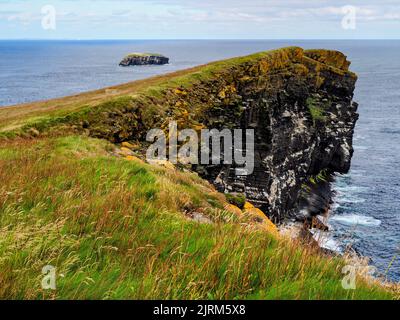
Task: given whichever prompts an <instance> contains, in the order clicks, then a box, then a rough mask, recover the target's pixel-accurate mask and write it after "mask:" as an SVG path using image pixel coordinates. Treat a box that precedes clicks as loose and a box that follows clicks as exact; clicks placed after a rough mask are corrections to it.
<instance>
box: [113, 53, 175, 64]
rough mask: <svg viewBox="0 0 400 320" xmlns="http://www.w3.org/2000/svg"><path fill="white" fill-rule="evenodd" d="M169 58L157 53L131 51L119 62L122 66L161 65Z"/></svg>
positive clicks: (166, 62)
mask: <svg viewBox="0 0 400 320" xmlns="http://www.w3.org/2000/svg"><path fill="white" fill-rule="evenodd" d="M168 63H169V58H167V57H165V56H163V55H162V54H158V53H131V54H128V55H127V56H126V57H125V58H124V59H122V61H121V62H120V63H119V65H120V66H122V67H128V66H143V65H163V64H168Z"/></svg>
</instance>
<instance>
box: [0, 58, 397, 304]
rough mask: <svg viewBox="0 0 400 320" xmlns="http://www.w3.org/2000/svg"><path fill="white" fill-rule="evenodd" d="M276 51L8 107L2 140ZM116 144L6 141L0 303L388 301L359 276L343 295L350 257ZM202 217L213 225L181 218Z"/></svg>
mask: <svg viewBox="0 0 400 320" xmlns="http://www.w3.org/2000/svg"><path fill="white" fill-rule="evenodd" d="M270 54H274V53H273V52H271V53H259V54H256V55H253V56H250V57H244V58H236V59H231V60H227V61H222V62H218V63H215V64H210V65H207V66H205V67H196V68H193V69H190V70H185V71H180V72H176V73H174V74H170V75H163V76H158V77H154V78H151V79H146V80H141V81H136V82H133V83H128V84H124V85H121V86H117V87H113V88H109V89H103V90H97V91H94V92H89V93H85V94H81V95H77V96H72V97H66V98H60V99H55V100H50V101H45V102H37V103H31V104H26V105H23V106H18V107H8V108H0V133H1V132H3V133H4V132H9V131H13V130H19V129H20V128H23V127H26V126H27V125H30V124H32V123H40V122H46V121H50V122H51V121H54V119H57V118H58V117H64V116H66V115H70V114H74V113H76V112H78V113H79V112H81V111H82V110H85V109H95V110H97V109H98V107H99V106H101V105H104V103H105V101H110V100H111V101H112V100H115V98H116V97H125V96H130V97H135V96H136V95H138V94H141V93H143V92H149V91H153V92H154V91H157V90H160V89H161V90H162V89H164V88H174V87H175V88H176V87H179V86H181V85H182V84H184V85H188V84H189V85H190V84H191V83H192V82H193V81H197V80H198V79H200V78H201V79H204V77H210V76H213V74H214V73H215V72H219V70H225V69H227V68H229V67H230V66H232V65H233V64H236V63H238V62H240V63H242V62H249V61H252V59H258V58H260V57H265V56H266V55H270ZM275 54H276V52H275ZM277 54H278V55H279V54H281V55H283V56H284V55H285V54H286V53H285V52H282V51H279V52H278V53H277ZM272 60H274V59H272ZM272 62H273V61H272ZM272 67H273V66H272ZM277 67H278V68H279V67H280V66H277ZM122 99H124V98H122ZM106 104H107V103H106ZM0 136H1V134H0ZM112 148H113V146H112V145H111V144H109V143H108V142H105V141H102V140H95V139H91V138H87V137H79V136H64V137H52V136H51V135H50V136H48V137H41V138H36V139H30V138H13V139H1V138H0V181H1V184H0V298H29V299H41V298H58V299H61V298H64V299H72V298H78V299H84V298H90V299H106V298H109V299H117V298H126V299H137V298H146V299H149V298H151V299H152V298H161V299H164V298H177V299H180V298H186V299H197V298H205V299H206V298H218V299H222V298H225V299H235V298H257V299H258V298H259V299H381V298H388V299H390V298H392V295H391V294H390V293H388V292H387V291H385V290H384V289H382V287H380V286H377V285H371V286H370V285H367V284H366V283H365V282H364V281H363V280H361V279H360V280H359V282H358V284H357V290H355V291H346V290H344V289H342V287H341V279H342V277H343V276H342V274H341V269H342V266H343V264H344V262H343V261H342V260H340V259H335V258H327V257H323V256H320V255H319V254H317V253H316V252H315V251H313V250H312V249H310V248H305V247H304V246H300V245H299V244H297V243H295V242H290V241H288V240H285V239H281V238H276V237H274V236H272V235H270V234H268V233H266V232H265V231H262V230H260V229H257V228H255V226H254V225H252V224H248V223H247V221H246V220H245V219H244V220H243V219H242V218H239V217H238V216H235V215H233V214H230V213H227V212H225V211H224V210H223V207H224V205H225V201H226V200H225V198H224V197H223V196H222V195H220V194H218V193H216V192H215V191H214V190H213V188H212V187H211V186H210V185H208V183H206V182H204V181H203V180H201V179H199V178H198V177H197V176H196V175H193V174H190V173H184V172H177V171H173V170H172V171H171V170H168V169H163V168H158V167H152V166H149V165H147V164H144V163H141V162H135V161H127V160H125V159H123V158H117V157H114V156H112V155H111V154H110V153H109V152H108V151H110V150H111V149H112ZM194 211H196V212H201V213H203V214H204V215H206V216H208V217H210V218H211V219H212V220H213V221H214V222H215V223H213V224H201V225H200V224H198V223H196V222H194V221H192V220H190V219H188V218H187V217H186V216H185V213H187V212H194ZM48 264H50V265H54V266H56V267H57V274H58V280H57V286H58V289H57V291H55V292H51V291H50V292H49V291H43V290H42V289H41V287H40V283H41V279H42V274H41V270H42V267H43V266H45V265H48Z"/></svg>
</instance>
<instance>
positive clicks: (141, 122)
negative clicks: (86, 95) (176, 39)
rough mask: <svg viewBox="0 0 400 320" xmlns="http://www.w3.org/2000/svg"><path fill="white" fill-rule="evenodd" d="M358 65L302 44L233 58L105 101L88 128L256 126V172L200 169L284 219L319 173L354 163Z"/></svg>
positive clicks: (117, 131) (129, 132) (124, 136)
mask: <svg viewBox="0 0 400 320" xmlns="http://www.w3.org/2000/svg"><path fill="white" fill-rule="evenodd" d="M349 65H350V63H349V62H348V61H347V59H346V57H345V56H344V55H343V54H342V53H340V52H337V51H328V50H303V49H301V48H297V47H291V48H285V49H280V50H275V51H270V52H264V53H259V54H255V55H252V56H249V57H244V58H236V59H232V60H226V61H222V62H218V63H214V64H210V65H207V66H205V67H203V68H201V69H198V70H195V71H193V72H192V73H189V74H187V75H185V76H182V77H179V78H173V79H171V81H169V82H166V83H165V84H164V85H159V86H157V87H153V88H150V89H149V90H148V91H146V92H144V93H143V94H141V95H137V96H135V97H129V98H128V97H127V98H125V100H121V101H119V102H118V103H117V102H115V105H112V106H108V105H104V106H102V108H99V110H101V116H100V117H99V116H98V114H99V113H98V112H97V114H93V115H92V116H91V115H85V117H86V119H88V122H89V125H87V126H86V128H85V130H86V131H87V133H88V134H90V135H93V136H96V137H103V138H104V137H105V138H108V139H109V140H111V141H114V142H121V141H126V140H144V138H145V135H146V132H147V130H148V129H150V128H167V127H168V122H169V121H171V120H176V121H177V122H178V125H179V128H180V129H184V128H188V127H189V128H194V129H196V130H201V129H202V128H217V129H219V130H221V129H223V128H229V129H237V128H242V129H248V128H251V129H254V130H255V138H256V139H255V142H256V144H255V155H256V157H255V170H254V173H253V174H252V175H249V176H237V175H236V174H235V169H236V166H235V165H198V166H195V167H194V168H193V169H194V170H196V171H197V172H199V174H200V175H201V176H203V177H204V178H206V179H208V180H210V181H211V182H212V183H214V184H215V186H216V187H217V188H218V189H219V190H220V191H222V192H226V193H234V192H236V193H244V194H245V195H246V197H247V199H248V200H249V201H250V202H252V203H253V204H255V205H256V206H257V207H259V208H260V209H262V211H263V212H266V213H267V214H268V215H269V216H270V217H271V218H272V219H273V220H274V221H279V220H282V219H283V218H285V217H290V216H295V215H296V214H298V211H299V210H300V206H301V201H302V199H301V194H302V192H301V190H302V188H303V187H304V185H305V184H307V183H308V182H309V181H310V178H312V177H315V176H316V175H318V174H319V173H321V171H325V172H327V173H328V174H331V173H335V172H339V173H346V172H347V171H348V170H349V168H350V163H351V157H352V154H353V148H352V138H353V130H354V126H355V123H356V121H357V119H358V115H357V113H356V110H357V104H356V103H355V102H353V101H352V99H353V91H354V88H355V83H356V80H357V77H356V75H355V74H354V73H352V72H350V71H349ZM327 201H329V200H327Z"/></svg>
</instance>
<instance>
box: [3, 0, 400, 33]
mask: <svg viewBox="0 0 400 320" xmlns="http://www.w3.org/2000/svg"><path fill="white" fill-rule="evenodd" d="M46 5H52V6H53V7H54V9H55V12H56V16H55V17H56V28H55V30H52V29H51V30H45V29H43V27H42V19H43V17H44V16H45V15H44V14H43V13H42V12H41V10H42V8H43V7H44V6H46ZM344 6H353V7H354V8H355V17H356V20H355V22H356V24H355V28H343V26H342V20H343V18H344V17H345V13H344V12H343V7H344ZM27 38H28V39H400V0H373V1H371V0H363V1H360V0H358V1H342V0H337V1H331V0H307V1H300V0H247V1H245V0H79V1H78V0H54V1H50V0H47V1H43V0H0V39H27Z"/></svg>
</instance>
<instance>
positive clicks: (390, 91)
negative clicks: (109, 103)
mask: <svg viewBox="0 0 400 320" xmlns="http://www.w3.org/2000/svg"><path fill="white" fill-rule="evenodd" d="M293 45H296V46H301V47H304V48H329V49H337V50H340V51H342V52H344V53H345V54H346V55H348V57H349V59H350V60H351V61H352V66H351V69H352V70H353V71H355V72H356V73H358V75H359V81H358V84H357V89H356V95H355V100H356V101H358V102H359V104H360V108H359V113H360V120H359V122H358V124H357V128H356V133H355V139H354V143H355V154H354V158H353V163H352V169H351V172H350V174H348V175H344V176H342V177H339V178H338V179H337V182H336V184H335V189H336V191H337V197H336V204H335V208H334V212H333V215H332V217H331V219H330V224H331V226H332V229H333V231H331V232H330V234H329V237H330V240H331V242H334V243H336V244H337V245H338V246H339V247H340V248H341V249H343V248H344V246H345V245H346V244H348V243H351V244H352V245H353V247H354V248H355V249H356V250H357V251H358V252H360V253H361V254H362V255H364V256H368V257H370V258H371V262H372V264H373V265H375V266H376V267H377V268H378V270H379V272H380V273H382V274H386V275H387V276H388V278H389V279H391V280H396V281H400V256H399V255H398V254H399V253H400V41H393V40H391V41H369V40H368V41H357V40H351V41H322V40H321V41H319V40H313V41H289V40H285V41H241V40H237V41H230V40H229V41H228V40H226V41H220V40H215V41H208V40H207V41H206V40H204V41H198V40H192V41H189V40H182V41H175V40H171V41H153V40H151V41H150V40H149V41H0V107H1V106H6V105H13V104H19V103H24V102H31V101H36V100H43V99H50V98H55V97H60V96H66V95H71V94H76V93H80V92H84V91H88V90H94V89H99V88H102V87H106V86H111V85H116V84H120V83H124V82H128V81H132V80H137V79H143V78H147V77H150V76H154V75H158V74H163V73H167V72H172V71H175V70H180V69H185V68H188V67H192V66H196V65H199V64H204V63H207V62H210V61H214V60H220V59H225V58H229V57H234V56H239V55H246V54H250V53H254V52H258V51H263V50H268V49H273V48H279V47H284V46H293ZM130 52H157V53H162V54H164V55H166V56H168V57H169V58H170V59H171V63H170V64H169V65H165V66H142V67H132V68H122V67H119V66H118V63H119V61H120V60H121V58H122V57H123V56H124V55H126V54H127V53H130ZM389 266H391V267H390V268H389Z"/></svg>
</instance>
